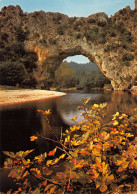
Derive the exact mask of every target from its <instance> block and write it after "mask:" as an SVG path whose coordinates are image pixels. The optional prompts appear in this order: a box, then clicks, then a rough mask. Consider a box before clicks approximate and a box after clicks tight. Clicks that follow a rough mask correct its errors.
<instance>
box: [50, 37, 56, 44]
mask: <svg viewBox="0 0 137 194" xmlns="http://www.w3.org/2000/svg"><path fill="white" fill-rule="evenodd" d="M49 43H50V44H51V45H56V44H57V43H56V40H55V39H53V38H50V39H49Z"/></svg>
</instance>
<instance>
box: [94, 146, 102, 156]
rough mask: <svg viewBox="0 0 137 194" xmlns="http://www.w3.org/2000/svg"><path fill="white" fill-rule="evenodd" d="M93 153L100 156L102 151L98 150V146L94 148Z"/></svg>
mask: <svg viewBox="0 0 137 194" xmlns="http://www.w3.org/2000/svg"><path fill="white" fill-rule="evenodd" d="M92 154H93V155H94V156H100V151H99V150H97V149H96V148H94V149H93V150H92Z"/></svg>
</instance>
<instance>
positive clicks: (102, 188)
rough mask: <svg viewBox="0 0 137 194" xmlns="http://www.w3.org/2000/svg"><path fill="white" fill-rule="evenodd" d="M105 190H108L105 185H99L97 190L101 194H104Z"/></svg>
mask: <svg viewBox="0 0 137 194" xmlns="http://www.w3.org/2000/svg"><path fill="white" fill-rule="evenodd" d="M107 189H108V187H107V185H105V184H103V185H101V187H100V188H99V190H100V191H101V192H102V193H104V192H105V191H107Z"/></svg>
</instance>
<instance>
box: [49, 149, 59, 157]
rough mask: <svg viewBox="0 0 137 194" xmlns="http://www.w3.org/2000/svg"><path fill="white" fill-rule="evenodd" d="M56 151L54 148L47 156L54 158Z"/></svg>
mask: <svg viewBox="0 0 137 194" xmlns="http://www.w3.org/2000/svg"><path fill="white" fill-rule="evenodd" d="M56 150H57V148H55V149H54V150H52V151H50V152H49V153H48V156H54V154H55V152H56Z"/></svg>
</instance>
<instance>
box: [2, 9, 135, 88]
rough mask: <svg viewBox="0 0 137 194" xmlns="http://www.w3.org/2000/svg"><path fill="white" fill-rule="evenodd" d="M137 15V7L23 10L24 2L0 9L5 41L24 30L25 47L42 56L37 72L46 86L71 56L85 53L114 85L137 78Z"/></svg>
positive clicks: (121, 85) (13, 39) (126, 85)
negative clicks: (82, 12)
mask: <svg viewBox="0 0 137 194" xmlns="http://www.w3.org/2000/svg"><path fill="white" fill-rule="evenodd" d="M136 18H137V10H136V9H135V10H131V9H130V7H126V8H124V9H122V10H120V11H118V12H117V13H115V15H114V16H111V17H110V18H109V17H108V16H107V15H106V14H105V13H96V14H93V15H90V16H88V17H87V18H85V17H70V18H69V17H68V16H67V15H64V14H61V13H51V12H47V13H45V12H44V11H39V12H33V13H23V11H22V10H21V8H20V7H19V6H16V7H14V6H8V7H3V8H2V10H1V12H0V21H1V23H0V28H1V33H2V34H1V39H0V41H1V44H3V47H4V46H5V45H7V44H8V45H12V44H13V43H14V42H16V41H17V40H18V39H20V38H22V34H23V35H24V39H23V43H24V48H25V50H26V51H27V52H29V53H32V52H35V53H36V54H37V56H38V59H37V63H36V64H37V66H36V67H35V68H33V76H34V77H35V79H36V81H37V85H39V86H40V87H42V88H45V87H46V86H47V83H48V84H49V83H50V82H52V79H53V78H54V72H55V70H56V68H57V67H58V66H59V65H60V63H61V62H62V61H63V60H64V59H65V58H66V57H68V56H74V55H79V54H82V55H84V56H86V57H88V58H89V60H90V61H93V62H95V63H96V64H98V66H99V68H100V69H101V71H102V72H103V73H104V74H105V76H106V77H107V78H108V79H110V80H111V83H112V86H113V88H114V90H125V89H128V88H129V87H131V85H132V83H133V82H134V80H135V79H137V19H136ZM17 30H18V31H20V33H21V36H20V37H19V35H20V33H18V34H17V33H16V32H17ZM17 36H18V37H17Z"/></svg>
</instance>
